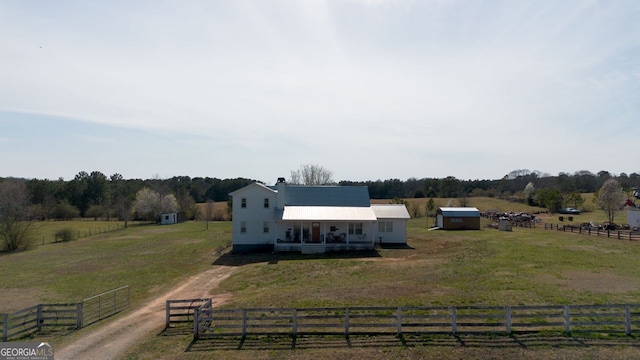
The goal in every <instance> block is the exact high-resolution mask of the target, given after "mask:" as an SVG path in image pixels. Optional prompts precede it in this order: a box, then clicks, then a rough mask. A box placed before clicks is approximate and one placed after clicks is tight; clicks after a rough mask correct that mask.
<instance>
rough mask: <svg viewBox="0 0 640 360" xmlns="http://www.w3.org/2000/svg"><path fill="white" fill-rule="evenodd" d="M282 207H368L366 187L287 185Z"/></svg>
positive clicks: (367, 189)
mask: <svg viewBox="0 0 640 360" xmlns="http://www.w3.org/2000/svg"><path fill="white" fill-rule="evenodd" d="M284 202H285V203H284V205H288V206H347V207H369V205H371V202H370V201H369V188H367V187H366V186H298V185H287V186H286V188H285V200H284Z"/></svg>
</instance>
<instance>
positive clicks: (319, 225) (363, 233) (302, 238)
mask: <svg viewBox="0 0 640 360" xmlns="http://www.w3.org/2000/svg"><path fill="white" fill-rule="evenodd" d="M373 224H374V223H373V222H370V221H368V222H363V221H352V222H338V221H283V222H278V223H276V233H277V236H276V241H275V244H274V251H299V252H301V253H303V254H322V253H325V252H327V251H347V250H370V249H373V248H374V244H375V243H374V239H375V238H374V236H373V230H374V226H373Z"/></svg>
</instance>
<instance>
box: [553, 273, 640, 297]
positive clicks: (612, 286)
mask: <svg viewBox="0 0 640 360" xmlns="http://www.w3.org/2000/svg"><path fill="white" fill-rule="evenodd" d="M562 275H563V277H564V278H563V279H555V280H554V282H555V283H556V284H558V285H560V286H561V287H564V288H568V289H571V290H576V291H589V292H592V293H596V294H610V293H626V292H631V291H636V290H637V289H638V284H637V281H636V280H635V279H633V278H631V277H628V276H622V275H617V274H614V273H610V272H600V273H594V272H588V271H565V272H564V273H563V274H562Z"/></svg>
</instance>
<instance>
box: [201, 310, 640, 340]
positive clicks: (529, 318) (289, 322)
mask: <svg viewBox="0 0 640 360" xmlns="http://www.w3.org/2000/svg"><path fill="white" fill-rule="evenodd" d="M542 331H559V332H565V333H571V332H598V333H620V334H626V335H631V333H632V332H640V304H637V305H549V306H460V307H453V306H449V307H447V306H435V307H429V306H425V307H421V306H416V307H351V308H302V309H296V308H257V309H212V308H211V307H207V306H203V307H201V308H197V309H195V311H194V330H193V336H194V339H196V340H197V339H200V338H207V337H219V336H242V337H245V336H247V335H287V336H293V337H296V336H298V335H345V336H349V335H350V334H396V335H402V334H412V333H413V334H415V333H420V334H423V333H447V334H460V333H505V334H512V333H516V332H542Z"/></svg>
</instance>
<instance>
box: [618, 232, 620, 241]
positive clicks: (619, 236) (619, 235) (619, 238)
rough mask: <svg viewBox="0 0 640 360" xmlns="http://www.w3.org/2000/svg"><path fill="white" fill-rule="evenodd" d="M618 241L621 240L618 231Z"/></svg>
mask: <svg viewBox="0 0 640 360" xmlns="http://www.w3.org/2000/svg"><path fill="white" fill-rule="evenodd" d="M618 240H620V230H618Z"/></svg>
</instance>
